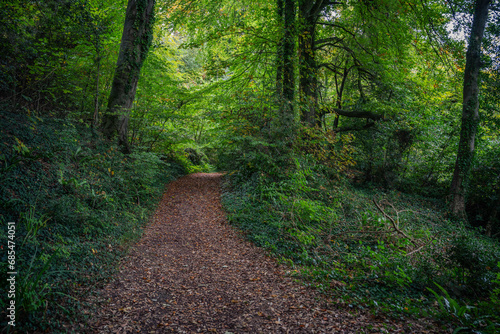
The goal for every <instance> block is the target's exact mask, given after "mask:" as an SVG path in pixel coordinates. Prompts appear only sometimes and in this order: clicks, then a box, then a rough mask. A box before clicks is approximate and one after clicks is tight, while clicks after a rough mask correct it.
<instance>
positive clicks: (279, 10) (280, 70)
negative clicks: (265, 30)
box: [276, 0, 286, 103]
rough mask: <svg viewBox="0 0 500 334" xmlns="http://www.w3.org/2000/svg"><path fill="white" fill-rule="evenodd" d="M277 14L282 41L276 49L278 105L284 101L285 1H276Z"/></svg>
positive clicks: (280, 40)
mask: <svg viewBox="0 0 500 334" xmlns="http://www.w3.org/2000/svg"><path fill="white" fill-rule="evenodd" d="M276 7H277V10H276V14H277V18H278V24H279V36H280V39H279V41H278V45H277V47H276V97H277V99H278V103H282V102H283V101H282V100H283V65H284V60H283V44H284V40H285V36H284V31H285V29H286V26H285V19H284V17H283V14H284V13H283V0H276Z"/></svg>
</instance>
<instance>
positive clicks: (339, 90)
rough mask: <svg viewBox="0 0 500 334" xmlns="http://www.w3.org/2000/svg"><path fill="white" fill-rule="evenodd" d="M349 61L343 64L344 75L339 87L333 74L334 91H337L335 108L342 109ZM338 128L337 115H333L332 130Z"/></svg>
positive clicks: (349, 68)
mask: <svg viewBox="0 0 500 334" xmlns="http://www.w3.org/2000/svg"><path fill="white" fill-rule="evenodd" d="M348 61H349V60H346V62H345V67H344V73H343V75H342V81H341V82H340V85H339V83H338V80H337V73H335V90H336V91H337V101H336V104H337V108H338V109H342V94H343V93H344V87H345V83H346V80H347V77H348V76H349V71H350V70H351V68H352V66H351V67H347V64H348ZM338 127H339V114H336V115H335V120H334V121H333V128H334V129H336V128H338Z"/></svg>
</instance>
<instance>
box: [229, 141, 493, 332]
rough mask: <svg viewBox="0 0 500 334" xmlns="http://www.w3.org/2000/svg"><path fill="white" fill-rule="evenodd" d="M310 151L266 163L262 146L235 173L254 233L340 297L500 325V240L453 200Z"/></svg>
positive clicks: (459, 321)
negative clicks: (390, 184)
mask: <svg viewBox="0 0 500 334" xmlns="http://www.w3.org/2000/svg"><path fill="white" fill-rule="evenodd" d="M304 152H306V151H305V150H301V154H295V158H294V159H291V161H292V163H291V166H286V167H285V166H283V167H282V168H281V169H280V168H279V166H275V167H276V168H266V169H259V167H258V166H259V163H256V162H255V161H254V160H255V159H261V160H266V161H265V163H264V164H262V165H273V164H272V162H271V160H272V159H273V158H272V157H271V156H270V155H266V154H265V150H263V149H262V148H261V149H258V150H254V154H253V155H252V154H247V156H249V158H248V159H252V164H249V163H248V162H243V163H241V162H240V164H239V165H238V166H236V168H237V169H236V170H235V171H233V172H231V173H229V176H228V177H227V179H226V185H225V190H224V193H223V202H224V205H225V207H226V210H227V212H228V215H229V220H230V221H231V223H233V224H234V225H236V226H237V227H238V228H240V229H241V230H242V231H244V233H245V234H246V236H247V237H248V239H249V240H251V241H253V242H254V243H255V244H257V245H258V246H261V247H264V248H265V249H267V250H269V251H270V252H271V253H272V254H274V255H275V256H277V257H278V258H279V259H281V261H282V262H284V263H287V264H288V265H290V266H291V268H292V271H291V272H292V274H293V275H295V276H297V277H298V278H301V279H305V281H306V282H308V284H310V285H313V286H315V287H317V288H318V289H320V290H321V291H323V292H324V293H325V294H326V295H328V296H329V297H331V298H332V299H333V300H337V301H338V302H343V303H346V304H348V305H351V306H357V307H360V308H369V309H370V310H371V311H372V312H374V313H377V312H382V313H385V314H392V315H393V316H396V317H398V316H402V315H407V316H414V317H433V318H437V319H440V320H442V321H443V326H447V325H451V326H454V328H456V329H457V331H462V330H464V331H471V332H475V333H479V332H484V333H487V332H490V333H494V332H496V331H498V330H500V327H499V323H500V317H499V314H500V303H499V292H500V246H499V244H498V241H497V240H494V239H490V238H487V237H484V236H483V235H482V234H481V233H479V231H477V230H475V229H473V228H471V227H470V226H468V225H467V224H464V223H462V222H459V221H454V220H451V219H450V218H448V216H447V213H446V210H444V208H445V207H446V206H445V203H444V200H441V199H435V198H431V197H424V196H421V195H418V194H414V193H413V194H408V193H404V192H401V191H398V190H394V189H392V190H391V189H389V188H384V187H381V186H380V185H377V184H366V183H365V184H361V183H359V184H358V183H356V182H352V180H349V179H348V178H345V175H349V172H346V171H345V170H344V171H342V172H341V173H340V172H339V171H337V172H335V168H332V166H325V164H324V163H320V161H319V160H321V159H318V155H315V154H307V153H306V154H304ZM247 153H248V148H247ZM256 157H257V158H256ZM334 158H335V157H332V158H331V159H330V161H333V162H335V161H337V165H344V166H345V165H346V160H344V161H343V162H341V160H342V159H339V157H337V160H335V159H334ZM242 160H244V159H242ZM232 161H234V159H233V160H232ZM249 166H254V167H253V170H249ZM341 175H342V176H341Z"/></svg>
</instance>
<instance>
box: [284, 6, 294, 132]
mask: <svg viewBox="0 0 500 334" xmlns="http://www.w3.org/2000/svg"><path fill="white" fill-rule="evenodd" d="M284 26H285V31H284V34H283V42H282V43H283V85H282V89H283V95H282V96H283V108H282V112H283V116H282V117H283V119H284V122H285V124H286V126H289V127H292V126H293V121H294V118H295V117H294V108H293V101H294V98H295V65H294V64H295V38H296V35H295V0H284Z"/></svg>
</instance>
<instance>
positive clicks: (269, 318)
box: [87, 173, 434, 334]
mask: <svg viewBox="0 0 500 334" xmlns="http://www.w3.org/2000/svg"><path fill="white" fill-rule="evenodd" d="M220 179H221V174H216V173H212V174H203V173H198V174H192V175H188V176H185V177H183V178H181V179H179V180H177V181H175V182H173V183H171V184H170V185H169V187H168V190H167V192H166V193H165V194H164V196H163V199H162V201H161V203H160V204H159V206H158V209H157V211H156V213H155V215H154V217H153V219H152V221H151V223H150V225H149V226H148V227H147V228H146V229H145V232H144V235H143V237H142V239H141V240H140V241H139V242H138V244H137V245H135V246H134V247H133V249H132V250H131V252H130V254H129V255H128V256H127V257H126V258H125V259H124V261H123V263H122V264H121V266H120V271H119V273H118V274H117V275H116V277H115V278H114V279H113V280H112V281H111V282H110V283H109V284H108V285H107V286H105V287H104V288H103V289H102V290H99V291H98V292H97V293H96V294H95V296H94V297H92V298H93V300H92V303H93V304H94V309H95V310H93V311H92V312H93V316H92V317H91V319H90V322H89V324H88V325H89V327H88V328H87V331H88V332H90V333H222V334H230V333H371V332H378V333H380V332H390V333H433V332H434V331H431V330H429V329H428V328H427V327H428V324H427V323H424V322H415V321H412V322H409V321H402V322H401V323H394V321H389V320H384V319H375V318H374V317H373V316H371V315H370V314H362V313H354V312H353V311H352V310H346V309H345V306H340V305H335V304H332V303H327V302H326V301H324V299H323V298H322V296H321V295H320V294H319V293H318V292H316V291H315V290H313V289H310V288H307V287H305V286H304V285H302V284H300V283H297V282H295V281H294V280H293V279H292V278H290V277H288V276H286V273H285V268H283V267H281V266H279V265H277V263H276V261H274V260H272V259H271V258H269V257H268V256H266V254H265V253H264V252H263V251H262V250H261V249H259V248H257V247H255V246H254V245H252V244H250V243H249V242H247V241H244V240H243V239H242V237H241V236H240V235H238V233H237V232H236V231H235V230H234V229H233V228H232V227H231V226H229V225H228V223H227V221H226V219H225V213H224V211H223V209H222V206H221V203H220Z"/></svg>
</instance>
